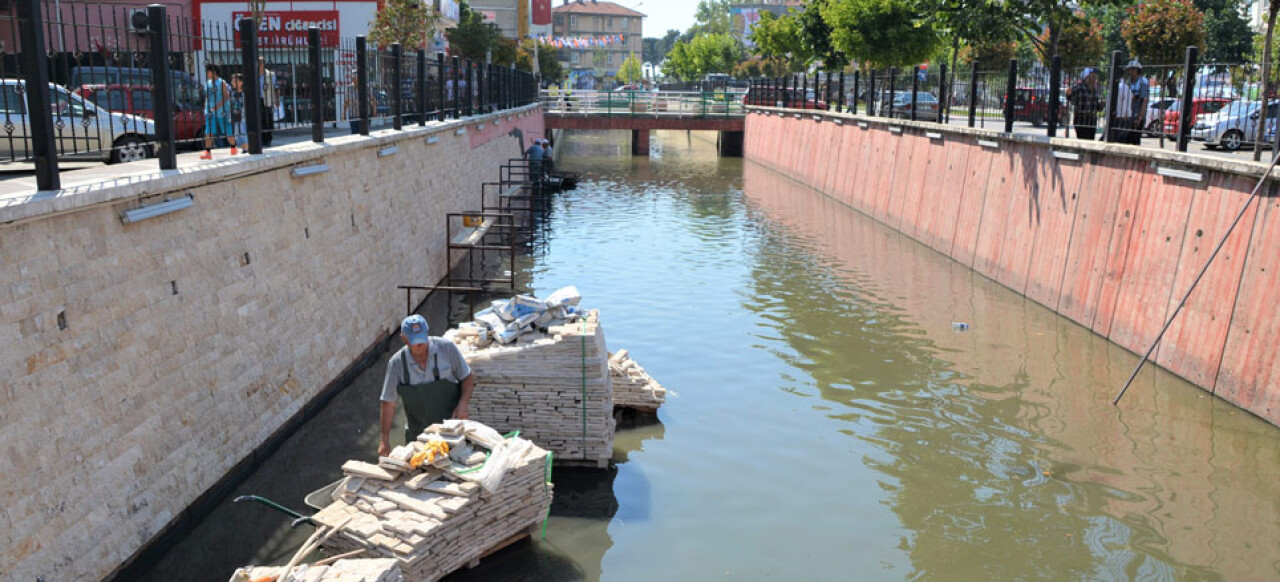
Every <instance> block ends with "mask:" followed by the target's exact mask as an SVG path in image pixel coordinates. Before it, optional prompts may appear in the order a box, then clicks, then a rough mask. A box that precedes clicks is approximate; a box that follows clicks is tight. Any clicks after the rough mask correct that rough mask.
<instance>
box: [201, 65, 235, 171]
mask: <svg viewBox="0 0 1280 582" xmlns="http://www.w3.org/2000/svg"><path fill="white" fill-rule="evenodd" d="M218 73H219V70H218V65H215V64H213V63H207V64H205V66H204V76H205V81H204V94H205V98H204V154H203V155H201V156H200V159H202V160H211V159H213V148H214V147H215V145H216V144H217V143H218V140H221V139H226V138H227V137H228V136H230V135H231V88H230V87H229V86H228V85H227V82H226V81H223V80H222V77H220V76H219V74H218ZM231 149H232V151H231V153H232V154H235V153H236V152H235V142H234V141H233V142H231Z"/></svg>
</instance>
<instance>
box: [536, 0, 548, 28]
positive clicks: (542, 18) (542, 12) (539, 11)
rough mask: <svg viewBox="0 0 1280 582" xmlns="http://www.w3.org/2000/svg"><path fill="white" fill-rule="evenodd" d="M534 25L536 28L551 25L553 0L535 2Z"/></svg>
mask: <svg viewBox="0 0 1280 582" xmlns="http://www.w3.org/2000/svg"><path fill="white" fill-rule="evenodd" d="M533 24H534V25H536V26H546V25H548V24H551V0H533Z"/></svg>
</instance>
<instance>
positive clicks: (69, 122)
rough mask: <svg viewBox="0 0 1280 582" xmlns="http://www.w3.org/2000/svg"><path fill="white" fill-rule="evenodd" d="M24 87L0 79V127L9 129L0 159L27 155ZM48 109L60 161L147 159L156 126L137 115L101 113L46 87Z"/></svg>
mask: <svg viewBox="0 0 1280 582" xmlns="http://www.w3.org/2000/svg"><path fill="white" fill-rule="evenodd" d="M25 87H26V84H25V82H23V81H20V80H18V79H0V124H3V125H4V126H6V127H9V126H11V127H12V132H9V131H7V130H6V132H5V134H3V135H0V158H3V159H8V160H21V159H25V158H27V157H29V156H30V155H31V125H30V120H29V118H28V115H27V111H28V107H27V99H26V90H25ZM49 100H50V105H51V109H52V110H53V115H54V118H53V126H54V127H53V138H54V147H55V148H57V151H58V158H59V159H82V160H83V159H89V160H102V161H105V162H108V163H117V162H132V161H136V160H141V159H143V158H146V157H149V156H151V155H152V148H151V146H150V145H149V143H150V142H152V141H154V139H155V124H154V123H152V121H151V120H150V119H145V118H143V117H139V116H137V115H130V114H128V113H119V112H113V111H108V110H106V109H101V108H99V107H98V106H97V105H94V104H93V103H92V102H89V101H85V100H84V99H82V98H81V97H80V96H79V95H75V94H73V93H72V92H70V91H68V90H67V89H66V88H64V87H60V86H58V85H54V84H52V83H50V84H49Z"/></svg>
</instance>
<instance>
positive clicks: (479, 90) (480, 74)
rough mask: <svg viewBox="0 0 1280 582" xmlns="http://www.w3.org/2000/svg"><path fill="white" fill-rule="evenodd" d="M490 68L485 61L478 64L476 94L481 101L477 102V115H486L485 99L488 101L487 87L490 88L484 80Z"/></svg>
mask: <svg viewBox="0 0 1280 582" xmlns="http://www.w3.org/2000/svg"><path fill="white" fill-rule="evenodd" d="M488 70H489V65H486V64H483V63H477V64H476V92H475V95H476V99H477V101H479V103H477V104H476V115H484V112H485V101H487V99H486V98H485V89H488V86H486V84H485V82H484V78H485V75H486V74H487V71H488Z"/></svg>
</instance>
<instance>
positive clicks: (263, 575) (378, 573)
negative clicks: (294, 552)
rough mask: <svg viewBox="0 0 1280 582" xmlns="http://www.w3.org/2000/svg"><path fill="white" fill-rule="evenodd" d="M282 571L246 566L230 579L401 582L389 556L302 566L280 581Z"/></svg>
mask: <svg viewBox="0 0 1280 582" xmlns="http://www.w3.org/2000/svg"><path fill="white" fill-rule="evenodd" d="M284 573H285V568H284V567H283V566H279V567H268V566H258V567H253V566H251V567H248V568H241V569H239V570H236V573H235V574H234V575H233V576H232V577H231V582H253V581H255V580H275V582H403V581H404V576H402V575H401V573H400V562H399V561H397V560H394V559H391V558H381V559H364V558H360V559H354V558H348V559H345V560H338V561H337V562H334V563H333V565H330V566H315V565H306V566H299V567H296V568H294V569H293V570H291V571H290V572H289V578H288V580H281V579H280V576H281V575H283V574H284Z"/></svg>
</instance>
